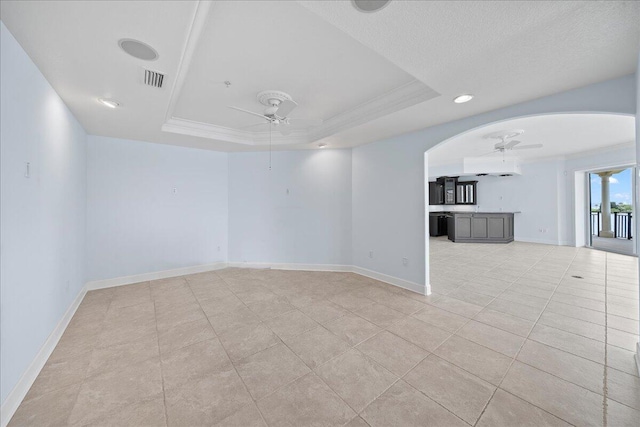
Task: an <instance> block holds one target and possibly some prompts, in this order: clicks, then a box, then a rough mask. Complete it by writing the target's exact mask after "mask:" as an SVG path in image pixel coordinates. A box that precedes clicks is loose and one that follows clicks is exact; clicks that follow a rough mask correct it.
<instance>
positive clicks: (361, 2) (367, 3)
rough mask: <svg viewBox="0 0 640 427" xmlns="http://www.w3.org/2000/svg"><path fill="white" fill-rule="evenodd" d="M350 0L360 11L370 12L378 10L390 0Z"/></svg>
mask: <svg viewBox="0 0 640 427" xmlns="http://www.w3.org/2000/svg"><path fill="white" fill-rule="evenodd" d="M351 2H352V3H353V6H354V7H355V8H356V9H358V10H359V11H360V12H365V13H370V12H377V11H379V10H380V9H382V8H383V7H385V6H386V5H388V4H389V3H390V2H391V0H351Z"/></svg>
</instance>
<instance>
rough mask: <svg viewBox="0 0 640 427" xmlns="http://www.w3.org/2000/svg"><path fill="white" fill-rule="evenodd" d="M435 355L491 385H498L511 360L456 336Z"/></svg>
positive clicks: (438, 349)
mask: <svg viewBox="0 0 640 427" xmlns="http://www.w3.org/2000/svg"><path fill="white" fill-rule="evenodd" d="M435 354H436V355H438V356H439V357H441V358H443V359H445V360H446V361H448V362H451V363H453V364H454V365H456V366H459V367H460V368H462V369H464V370H465V371H467V372H470V373H472V374H474V375H476V376H478V377H480V378H482V379H483V380H485V381H488V382H490V383H491V384H493V385H499V384H500V381H501V380H502V377H503V376H504V374H505V373H506V372H507V369H509V365H510V364H511V361H512V360H513V359H512V358H510V357H507V356H505V355H503V354H500V353H498V352H495V351H493V350H490V349H488V348H486V347H484V346H481V345H479V344H476V343H474V342H471V341H469V340H466V339H464V338H461V337H458V336H455V335H454V336H452V337H451V338H450V339H448V340H447V341H446V342H445V343H444V344H442V345H441V346H440V347H438V348H437V349H436V350H435Z"/></svg>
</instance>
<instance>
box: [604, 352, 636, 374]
mask: <svg viewBox="0 0 640 427" xmlns="http://www.w3.org/2000/svg"><path fill="white" fill-rule="evenodd" d="M635 355H636V352H635V351H629V350H625V349H624V348H620V347H615V346H612V345H608V346H607V366H610V367H612V368H615V369H617V370H619V371H622V372H626V373H627V374H631V375H635V376H638V366H637V365H636V361H635Z"/></svg>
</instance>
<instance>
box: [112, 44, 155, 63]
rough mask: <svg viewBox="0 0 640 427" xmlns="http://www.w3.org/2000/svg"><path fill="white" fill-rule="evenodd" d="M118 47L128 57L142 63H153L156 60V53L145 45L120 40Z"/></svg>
mask: <svg viewBox="0 0 640 427" xmlns="http://www.w3.org/2000/svg"><path fill="white" fill-rule="evenodd" d="M118 45H119V46H120V48H121V49H122V50H124V51H125V52H126V53H128V54H129V55H131V56H133V57H134V58H138V59H142V60H143V61H155V60H156V59H158V52H156V50H155V49H154V48H152V47H151V46H149V45H148V44H146V43H142V42H141V41H138V40H133V39H120V40H118Z"/></svg>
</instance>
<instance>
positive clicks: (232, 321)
mask: <svg viewBox="0 0 640 427" xmlns="http://www.w3.org/2000/svg"><path fill="white" fill-rule="evenodd" d="M208 318H209V322H210V323H211V326H213V329H214V331H215V332H216V334H218V335H224V334H226V333H227V332H231V331H235V330H239V329H240V328H243V327H247V326H255V325H257V324H258V323H260V322H261V321H260V318H259V317H258V316H256V315H255V313H253V312H252V311H251V310H249V309H248V308H247V307H242V308H239V309H237V310H233V311H228V312H224V313H218V314H215V315H213V316H208Z"/></svg>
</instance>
